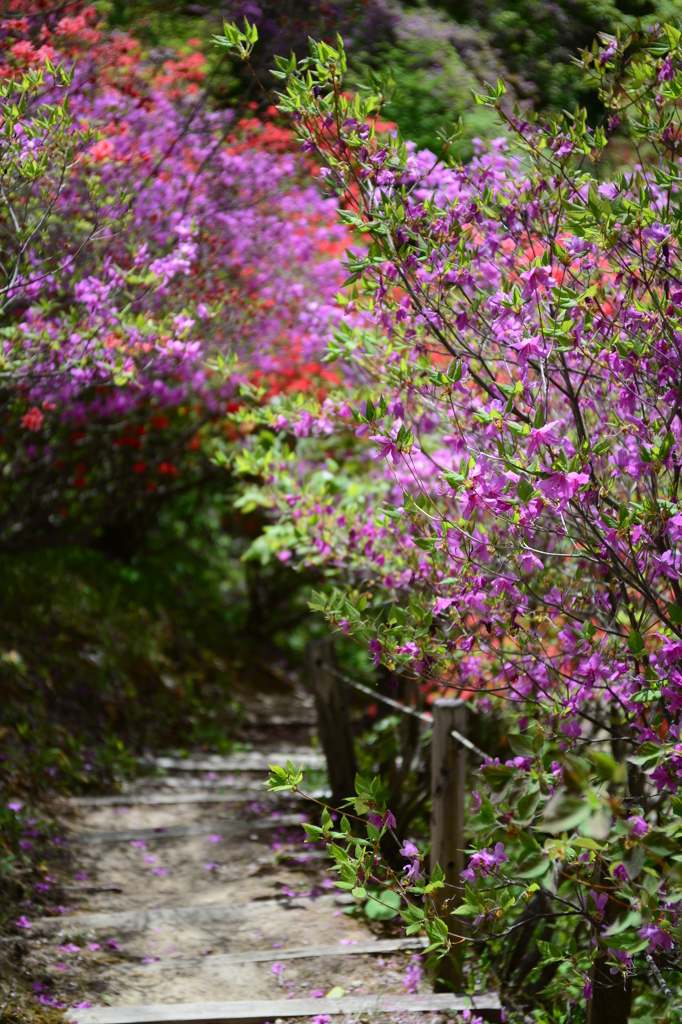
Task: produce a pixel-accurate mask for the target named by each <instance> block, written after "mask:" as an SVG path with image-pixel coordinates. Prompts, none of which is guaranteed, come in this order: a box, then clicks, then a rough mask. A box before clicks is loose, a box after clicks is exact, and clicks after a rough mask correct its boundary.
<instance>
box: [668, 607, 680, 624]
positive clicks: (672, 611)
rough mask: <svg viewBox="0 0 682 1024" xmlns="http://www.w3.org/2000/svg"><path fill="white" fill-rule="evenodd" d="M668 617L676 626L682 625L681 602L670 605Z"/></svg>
mask: <svg viewBox="0 0 682 1024" xmlns="http://www.w3.org/2000/svg"><path fill="white" fill-rule="evenodd" d="M668 617H669V619H670V621H671V622H674V623H675V625H676V626H682V608H680V606H679V604H669V605H668Z"/></svg>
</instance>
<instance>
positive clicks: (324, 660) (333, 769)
mask: <svg viewBox="0 0 682 1024" xmlns="http://www.w3.org/2000/svg"><path fill="white" fill-rule="evenodd" d="M307 654H308V677H309V679H310V683H311V685H312V688H313V691H314V693H315V704H316V707H317V728H318V732H319V736H320V741H321V743H322V748H323V750H324V753H325V756H326V758H327V771H328V774H329V784H330V785H331V790H332V804H333V805H334V807H338V806H339V805H340V803H341V801H342V800H343V799H344V798H345V797H349V796H355V773H356V771H357V767H356V763H355V749H354V747H353V734H352V732H351V726H350V716H349V714H348V706H347V704H346V700H345V695H344V691H343V682H342V681H341V679H339V677H338V675H336V672H337V671H338V670H337V663H336V652H335V650H334V641H333V640H332V638H331V637H326V638H325V639H324V640H313V641H311V642H310V643H309V644H308V651H307Z"/></svg>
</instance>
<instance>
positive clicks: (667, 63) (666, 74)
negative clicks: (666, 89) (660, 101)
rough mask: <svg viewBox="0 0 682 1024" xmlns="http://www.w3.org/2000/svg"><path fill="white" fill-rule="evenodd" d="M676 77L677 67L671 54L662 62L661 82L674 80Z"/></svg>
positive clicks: (659, 78) (659, 75)
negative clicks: (674, 65) (675, 67)
mask: <svg viewBox="0 0 682 1024" xmlns="http://www.w3.org/2000/svg"><path fill="white" fill-rule="evenodd" d="M674 77H675V69H674V68H673V62H672V61H671V59H670V54H668V56H667V57H666V58H665V60H664V61H663V63H662V64H661V70H660V71H659V72H658V80H659V82H672V80H673V78H674Z"/></svg>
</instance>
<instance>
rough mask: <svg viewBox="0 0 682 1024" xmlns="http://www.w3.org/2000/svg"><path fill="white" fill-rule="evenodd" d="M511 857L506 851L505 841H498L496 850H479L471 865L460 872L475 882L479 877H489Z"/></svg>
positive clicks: (462, 876)
mask: <svg viewBox="0 0 682 1024" xmlns="http://www.w3.org/2000/svg"><path fill="white" fill-rule="evenodd" d="M508 860H509V857H508V856H507V854H506V853H505V852H504V843H496V844H495V848H494V850H492V851H491V850H488V849H485V850H479V851H478V852H477V853H475V854H474V855H473V856H472V858H471V860H470V861H469V866H468V867H467V868H465V870H464V871H462V872H461V873H460V878H463V879H464V880H465V881H467V882H475V881H476V880H477V878H479V877H480V878H487V877H488V875H491V874H494V873H495V872H496V871H497V869H498V868H499V866H500V865H501V864H503V863H504V862H505V861H508Z"/></svg>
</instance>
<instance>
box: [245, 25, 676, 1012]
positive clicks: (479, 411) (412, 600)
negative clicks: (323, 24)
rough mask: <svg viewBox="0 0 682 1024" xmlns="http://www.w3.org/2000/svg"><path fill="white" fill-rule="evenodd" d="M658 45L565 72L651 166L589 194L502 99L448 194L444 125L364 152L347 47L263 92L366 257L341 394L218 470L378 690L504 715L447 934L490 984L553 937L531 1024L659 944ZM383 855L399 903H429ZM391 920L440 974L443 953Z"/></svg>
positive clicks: (662, 285) (672, 642) (450, 133)
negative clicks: (470, 941)
mask: <svg viewBox="0 0 682 1024" xmlns="http://www.w3.org/2000/svg"><path fill="white" fill-rule="evenodd" d="M235 31H236V30H235ZM681 40H682V36H681V35H680V32H679V31H678V30H677V29H676V28H675V27H674V26H670V25H666V26H659V27H656V28H654V29H652V30H650V31H648V32H647V33H646V34H644V36H643V37H642V36H640V35H638V34H637V33H633V34H632V36H631V37H629V38H627V39H616V40H613V41H609V42H608V44H607V45H605V46H604V48H603V49H602V50H599V49H598V48H595V51H594V53H587V54H586V55H585V57H584V63H585V72H586V74H588V75H591V76H593V77H594V79H595V81H596V82H597V84H598V85H599V88H600V90H601V94H602V96H603V98H604V102H605V105H606V113H607V115H609V117H608V119H607V122H606V123H608V124H609V125H610V128H609V129H608V131H611V132H616V131H620V132H625V133H626V134H627V132H631V133H632V137H633V138H634V139H639V138H641V137H642V134H643V135H644V136H645V137H646V140H647V146H649V147H651V152H654V153H655V154H656V161H654V163H649V162H648V160H647V159H646V154H643V152H642V150H641V146H639V143H635V142H633V148H632V160H631V162H630V164H629V166H627V167H626V168H624V169H623V170H621V171H619V172H617V173H615V174H614V175H613V176H612V178H611V180H604V178H603V177H602V176H601V174H597V173H594V171H593V170H590V168H594V167H596V168H598V169H599V168H600V166H601V164H600V161H601V159H602V156H603V154H604V151H605V150H606V148H607V145H608V144H609V136H608V133H607V130H606V129H604V128H602V127H601V126H600V127H598V128H595V129H593V128H591V127H590V126H589V124H588V123H587V119H586V115H585V113H584V112H578V113H577V114H576V115H575V117H573V118H568V117H564V118H562V117H557V118H554V119H549V120H548V121H547V122H544V123H543V122H531V121H525V120H523V119H521V118H520V117H519V116H517V115H510V114H506V113H505V112H504V109H503V107H502V104H501V97H502V95H503V92H504V86H503V85H502V83H498V85H497V87H489V88H488V90H487V93H486V94H485V95H483V96H482V97H480V100H481V102H482V103H484V104H487V105H489V106H490V107H491V108H493V109H494V110H496V111H497V113H498V115H499V116H500V118H501V119H502V121H503V122H504V125H503V127H504V128H506V129H507V132H506V133H503V134H501V135H500V137H499V138H498V139H496V140H494V141H493V142H492V144H490V145H489V146H486V147H484V146H482V145H481V146H480V147H479V152H478V153H477V155H476V156H475V158H474V159H473V160H472V161H471V162H470V163H469V164H467V165H466V166H462V165H461V164H458V163H457V162H456V161H454V160H450V159H449V157H448V150H449V148H450V147H451V145H452V144H453V142H454V141H455V140H456V138H457V129H456V127H455V126H447V127H446V129H444V130H443V132H442V139H443V151H442V153H441V154H440V155H438V154H436V155H434V154H432V153H429V152H417V151H415V149H414V147H412V146H410V144H409V143H404V142H403V141H402V140H401V139H400V138H399V137H398V136H397V135H396V136H394V137H393V138H391V139H388V140H386V139H385V138H381V137H379V136H378V135H377V134H376V132H375V131H374V121H375V118H376V116H377V111H378V110H379V109H380V104H381V95H379V94H377V95H375V96H369V97H348V95H347V94H346V93H344V92H343V89H342V87H341V76H342V73H343V68H344V56H343V50H342V48H341V47H339V48H338V49H336V50H333V49H332V48H331V47H330V46H328V45H327V44H323V43H320V44H314V45H312V46H311V56H310V58H308V60H307V61H306V62H305V63H304V64H303V65H302V66H300V67H299V66H296V65H295V62H293V61H292V62H291V63H290V64H287V63H286V62H279V63H278V67H279V73H280V75H281V77H282V79H283V80H284V82H285V83H286V91H285V92H283V93H282V99H281V104H280V107H281V110H282V111H283V112H286V113H289V114H290V116H291V118H292V123H294V124H295V125H296V128H297V131H298V132H299V135H300V137H301V139H302V142H303V146H304V147H305V149H306V151H308V152H315V153H317V155H318V157H319V159H321V160H324V161H325V163H326V165H327V173H326V175H325V181H326V183H327V186H328V188H329V190H330V193H331V194H335V195H337V196H338V198H339V200H340V202H341V204H342V211H341V218H342V220H343V222H344V223H345V224H347V225H349V226H350V227H353V228H355V229H356V230H357V231H358V232H362V233H363V234H364V235H365V236H369V237H370V239H371V244H369V245H368V247H367V249H366V250H365V251H364V252H362V253H357V252H355V253H350V254H349V258H348V260H347V264H346V266H347V271H348V274H349V278H348V291H347V293H346V318H345V319H344V320H343V321H341V322H340V323H339V325H338V327H337V328H336V330H335V332H334V341H333V343H332V344H331V345H330V348H329V359H330V360H335V361H337V365H339V366H342V367H344V382H345V385H346V386H345V388H344V390H343V391H341V390H339V391H337V392H332V393H331V394H329V395H327V396H326V397H325V399H324V401H323V402H320V401H317V402H314V401H308V402H303V401H301V400H297V401H292V400H290V399H289V398H287V397H283V396H280V397H278V398H277V399H275V400H273V401H272V402H271V403H270V405H269V407H268V408H266V409H261V410H260V412H259V416H260V418H259V419H257V420H256V421H252V422H253V423H254V425H256V429H254V430H253V432H252V434H251V435H250V437H249V440H248V444H247V451H246V452H244V451H243V450H241V451H240V453H239V458H238V460H236V462H235V460H234V459H233V461H232V464H236V465H237V466H238V467H243V468H244V469H245V470H246V471H247V472H248V473H249V474H250V476H251V477H253V476H255V475H257V474H258V473H260V475H261V480H262V485H261V488H260V492H258V489H255V488H253V487H251V488H250V491H249V500H250V501H251V502H252V504H255V503H257V502H258V501H260V502H261V504H262V505H263V506H264V507H266V508H267V509H269V510H270V512H271V514H272V515H273V524H272V526H271V527H270V529H269V532H268V534H267V537H266V539H265V540H263V539H261V540H259V542H258V545H257V550H258V553H259V555H260V556H261V557H263V553H264V551H265V550H266V549H267V547H268V546H269V549H270V551H271V552H272V553H273V554H274V555H275V556H278V557H280V558H281V559H282V560H287V561H290V560H291V561H292V562H293V563H294V564H301V565H305V566H307V567H309V568H315V567H319V569H320V570H323V571H324V573H325V575H326V576H327V578H329V577H330V576H332V577H333V578H334V580H335V582H336V584H337V585H336V586H335V587H333V588H331V587H328V588H327V589H326V591H325V592H323V593H321V594H319V595H316V596H315V597H314V600H313V602H312V607H313V608H315V609H316V610H319V611H321V612H323V613H324V614H325V615H326V616H327V618H328V620H329V621H330V623H331V624H332V625H334V626H336V627H338V628H339V629H340V630H342V631H343V632H344V633H346V634H347V635H350V636H352V637H353V638H354V639H355V640H356V641H357V642H359V643H361V644H363V645H365V646H366V648H367V650H368V654H369V656H370V657H371V658H372V660H373V663H374V665H375V666H377V665H379V664H380V663H381V664H383V665H385V666H386V667H387V668H388V669H389V670H390V671H391V672H393V673H396V674H402V675H403V676H405V677H408V678H412V679H414V680H416V681H417V682H418V684H419V687H420V691H421V694H422V699H427V700H428V699H430V698H431V697H433V696H435V695H436V694H439V693H440V694H443V693H445V694H449V695H455V694H456V695H459V696H462V697H464V698H466V699H468V700H469V701H470V702H471V705H472V706H473V707H475V708H478V710H480V711H485V712H487V711H490V710H491V709H494V710H495V713H496V714H497V715H499V716H502V718H503V720H504V722H505V726H504V730H503V731H504V743H505V745H506V746H507V748H509V747H511V753H512V754H513V755H514V756H513V757H511V758H509V757H507V758H506V761H505V760H504V759H502V758H501V757H499V756H495V755H496V754H497V752H496V751H491V756H490V758H488V760H487V761H486V763H485V764H484V765H483V767H482V768H481V776H482V779H483V782H484V786H485V788H484V792H485V795H483V794H482V795H481V796H480V797H479V805H478V808H477V809H475V810H474V811H473V813H471V814H470V815H469V818H468V822H467V828H468V830H469V834H470V835H471V836H472V842H473V847H472V851H471V861H470V863H469V866H468V867H467V868H466V870H465V872H464V881H465V882H466V883H467V887H466V895H465V897H464V899H463V901H462V902H461V906H460V907H459V908H458V910H457V915H458V916H460V918H461V919H464V920H466V918H467V917H469V918H471V919H472V925H471V928H472V929H473V930H477V931H479V932H480V930H481V929H487V930H488V932H489V936H490V942H491V943H492V944H493V947H494V948H495V949H496V950H497V951H498V952H497V954H496V955H497V956H498V958H499V957H502V958H504V957H505V956H507V957H509V958H511V960H513V956H512V954H511V953H510V952H509V947H508V946H505V942H509V943H511V942H512V939H513V937H514V924H513V921H514V920H515V919H516V918H517V917H518V916H519V915H520V914H521V913H523V914H525V915H526V916H525V917H524V918H523V920H524V921H526V920H529V919H530V920H537V921H539V920H540V919H542V920H546V921H550V922H554V923H552V924H551V925H550V924H548V925H547V926H546V927H547V928H548V929H549V930H550V932H551V933H552V934H553V935H554V936H555V938H553V940H552V943H549V944H548V943H547V942H546V941H545V940H542V942H539V951H538V960H539V962H540V963H541V964H542V965H543V969H545V968H546V969H547V970H548V971H550V967H551V965H552V964H560V965H561V966H560V968H559V967H556V968H551V977H554V976H555V975H556V981H555V982H554V983H553V984H554V985H555V988H553V989H552V988H550V989H548V990H547V992H548V996H547V998H550V999H551V998H552V997H553V994H556V993H558V992H559V991H561V990H562V986H565V985H569V986H572V988H571V991H572V993H573V996H574V997H575V998H576V999H579V998H580V993H582V992H583V989H584V988H585V975H586V972H591V973H590V977H591V978H592V979H593V981H591V982H590V986H591V988H590V991H591V990H592V986H593V985H594V986H596V987H595V991H596V990H597V989H598V988H599V985H602V984H605V983H603V982H602V981H600V980H599V979H601V978H603V971H602V965H603V963H604V962H606V964H607V965H608V970H607V972H606V973H607V975H608V971H609V970H610V969H613V970H614V971H615V972H616V973H619V974H621V975H622V976H623V978H624V979H625V982H627V979H628V977H629V974H630V973H631V971H632V970H633V969H634V968H633V967H632V964H633V963H634V964H636V963H637V957H638V956H639V957H640V958H641V957H642V956H643V955H644V953H645V952H646V955H648V956H652V955H653V954H654V953H655V954H656V955H657V956H659V957H661V958H663V957H664V955H665V953H666V952H668V951H670V950H671V949H676V948H677V944H678V943H679V939H680V935H679V930H680V926H681V919H680V913H679V900H680V897H681V896H682V888H680V885H681V882H682V879H681V877H680V874H679V871H678V868H677V866H676V865H677V861H676V860H675V858H676V857H677V856H679V855H680V840H681V839H682V829H681V828H680V825H679V814H680V810H681V808H682V803H681V802H680V799H679V798H678V796H677V795H676V794H677V792H678V787H679V785H680V779H682V737H681V736H680V724H681V723H680V710H681V709H682V590H681V589H680V588H681V585H682V576H681V573H682V548H681V547H680V545H681V543H682V528H681V526H682V513H681V511H680V508H681V506H680V500H682V496H681V495H680V491H679V484H680V466H681V465H682V461H681V460H682V407H681V404H680V402H681V397H680V396H682V384H681V381H682V362H681V359H682V349H681V342H682V290H680V286H679V281H680V278H681V277H682V268H681V252H682V249H681V241H682V235H681V233H680V225H679V221H678V219H677V217H676V214H675V213H673V210H674V209H675V203H676V200H675V198H674V197H675V196H676V195H677V193H678V191H679V188H680V185H682V173H681V171H680V160H679V156H678V140H679V137H680V133H681V132H682V125H681V124H680V115H679V110H678V108H677V104H676V97H677V95H678V93H677V91H676V90H677V89H678V88H679V87H680V83H682V47H681V45H680V44H681ZM306 76H308V77H306ZM624 96H626V97H627V102H628V103H629V104H630V107H629V108H628V113H627V114H626V113H625V107H624V102H623V97H624ZM638 133H639V134H638ZM252 413H253V410H252ZM263 428H265V429H263ZM272 431H274V432H275V433H276V434H277V437H276V440H275V442H274V443H272V440H271V436H272ZM266 436H267V440H266ZM292 446H293V450H292ZM227 457H229V456H226V458H227ZM259 494H260V497H259ZM482 788H483V787H482ZM415 849H416V848H415ZM403 853H404V855H405V856H408V857H409V858H410V867H409V869H408V874H409V877H408V878H407V880H406V881H407V885H403V883H401V886H402V891H403V893H406V892H415V893H417V892H419V893H422V892H424V891H425V890H424V883H423V879H422V878H421V876H419V877H418V873H419V870H420V861H419V858H418V856H416V855H415V856H413V855H412V853H411V851H410V850H409V848H408V846H407V844H406V845H405V846H404V847H403ZM595 876H597V877H600V878H601V879H602V882H601V883H600V885H599V887H595V885H594V879H595ZM653 878H656V883H653V882H652V881H651V879H653ZM432 882H433V879H432ZM458 882H459V880H458V879H456V878H449V879H446V884H452V885H455V886H457V884H458ZM410 883H411V884H410ZM439 883H440V884H442V880H441V879H439ZM460 885H461V883H460ZM576 889H577V893H578V897H576ZM589 891H592V892H595V893H596V894H597V901H595V900H594V899H592V900H587V899H586V894H587V893H588V892H589ZM460 892H461V889H460ZM581 894H582V895H581ZM583 896H584V897H585V898H583ZM457 899H458V900H462V897H461V896H458V897H457ZM410 913H411V914H412V915H413V916H412V917H408V918H407V920H409V921H410V922H411V923H414V922H418V921H422V920H423V921H424V922H425V924H424V926H425V927H426V929H427V934H428V935H429V939H430V940H431V942H432V943H433V942H435V944H436V945H438V944H439V943H440V944H441V946H442V947H443V948H444V949H447V948H449V946H450V943H451V939H452V937H453V935H457V934H458V931H457V929H455V930H454V931H453V930H452V929H450V930H448V928H447V927H446V926H445V924H443V922H441V924H442V929H441V930H439V927H437V926H436V923H435V922H431V923H430V918H429V916H428V915H426V916H425V915H424V913H423V912H421V911H419V913H421V914H422V916H421V917H419V913H418V911H417V909H416V908H414V907H413V909H412V910H411V911H410ZM535 915H537V918H536V916H535ZM564 917H568V918H569V919H571V920H572V921H573V926H572V927H573V928H575V930H570V931H569V930H567V928H568V926H567V925H565V924H564V923H563V918H564ZM503 922H506V923H507V924H508V926H509V929H510V930H509V931H508V932H506V933H505V932H504V931H503V929H504V927H506V924H503ZM586 925H587V928H586V927H585V926H586ZM415 926H416V925H415ZM459 927H461V926H460V924H459V923H458V925H457V928H459ZM443 929H444V930H443ZM589 935H592V936H593V938H592V939H591V940H590V941H588V936H589ZM434 936H435V938H434ZM569 936H573V937H572V938H571V943H572V945H569ZM575 936H578V937H579V938H576V937H575ZM524 941H527V940H524ZM581 943H582V945H581ZM505 949H506V950H507V952H505V951H504V950H505ZM500 950H502V951H501V952H500ZM659 963H660V969H661V970H663V971H665V970H667V969H668V968H671V963H670V962H668V961H665V960H664V959H660V961H659ZM656 969H657V970H659V967H658V966H657V968H656ZM557 971H558V973H557ZM548 976H549V975H548ZM661 977H662V975H661ZM675 977H676V976H675V975H674V972H673V974H670V975H669V978H670V984H673V983H675V984H676V983H677V982H676V981H675ZM536 980H537V979H536ZM627 983H628V984H629V982H627ZM608 984H612V982H608ZM661 991H663V990H661ZM585 998H587V996H585ZM590 998H591V996H590ZM657 998H658V996H657Z"/></svg>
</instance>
